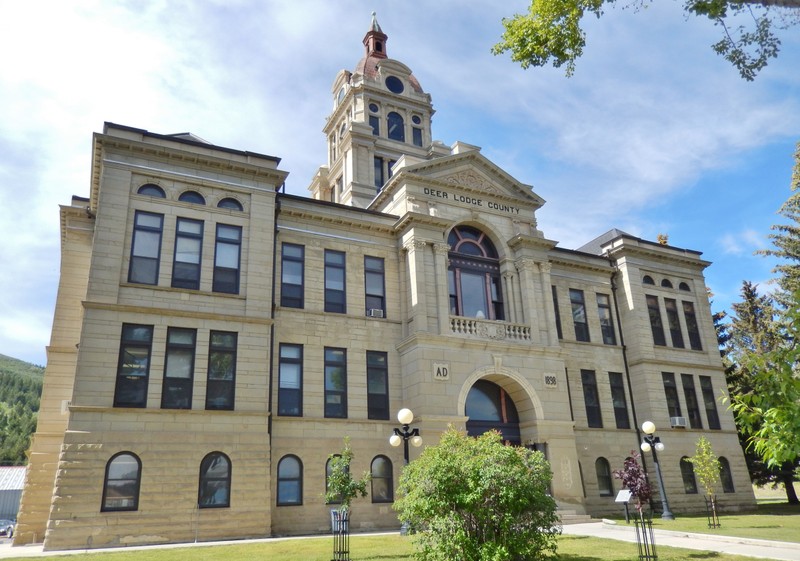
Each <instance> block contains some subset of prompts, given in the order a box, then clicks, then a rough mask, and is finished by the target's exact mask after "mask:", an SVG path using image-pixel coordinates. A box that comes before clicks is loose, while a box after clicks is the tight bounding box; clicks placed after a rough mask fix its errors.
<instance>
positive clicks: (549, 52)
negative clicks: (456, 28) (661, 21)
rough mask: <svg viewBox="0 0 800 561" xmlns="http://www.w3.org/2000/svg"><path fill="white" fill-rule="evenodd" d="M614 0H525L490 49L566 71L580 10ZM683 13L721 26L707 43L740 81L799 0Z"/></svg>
mask: <svg viewBox="0 0 800 561" xmlns="http://www.w3.org/2000/svg"><path fill="white" fill-rule="evenodd" d="M614 3H615V2H614V0H531V4H530V7H529V8H528V12H527V13H525V14H515V15H514V16H512V17H510V18H503V26H504V27H505V31H504V32H503V35H502V37H501V41H500V42H499V43H497V44H496V45H495V46H494V48H493V49H492V52H494V53H495V54H500V53H504V52H506V51H510V52H511V59H512V60H513V61H515V62H518V63H519V64H520V65H521V66H522V68H528V67H529V66H545V65H547V64H550V63H552V65H553V66H554V67H556V68H559V67H561V66H566V74H567V76H571V75H572V73H573V72H574V71H575V61H576V60H577V59H578V58H579V57H580V56H581V55H582V54H583V48H584V47H585V46H586V33H585V32H584V30H583V28H582V27H581V20H582V19H583V16H584V15H587V14H589V15H594V16H595V17H597V18H599V17H601V16H602V15H603V12H604V10H606V9H607V8H608V7H610V6H612V5H614ZM644 5H645V0H631V1H630V2H629V3H628V4H627V6H633V7H636V8H638V7H641V6H644ZM684 11H685V12H686V13H687V14H690V15H695V16H699V17H702V18H707V19H709V20H711V22H713V24H714V25H715V26H718V27H719V28H720V29H721V35H722V38H721V39H720V40H719V41H718V42H717V43H715V44H714V45H712V48H713V49H714V51H715V52H716V53H717V54H719V55H721V56H723V57H725V59H726V60H728V62H730V63H731V64H732V65H733V66H734V67H735V68H736V69H737V70H738V71H739V74H740V75H741V76H742V78H744V79H745V80H753V79H754V78H755V76H756V75H757V74H758V72H759V71H761V70H762V69H763V68H764V67H765V66H766V65H767V63H768V62H769V60H770V59H772V58H775V57H777V56H778V51H779V48H780V43H781V42H780V39H779V38H778V35H777V31H779V30H782V29H786V28H788V27H790V26H792V25H796V24H797V23H798V21H800V0H687V1H686V2H685V3H684Z"/></svg>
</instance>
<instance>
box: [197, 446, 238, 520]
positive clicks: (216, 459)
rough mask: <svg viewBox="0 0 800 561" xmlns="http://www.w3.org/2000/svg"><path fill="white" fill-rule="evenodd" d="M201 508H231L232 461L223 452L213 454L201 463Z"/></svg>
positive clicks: (199, 500)
mask: <svg viewBox="0 0 800 561" xmlns="http://www.w3.org/2000/svg"><path fill="white" fill-rule="evenodd" d="M199 487H200V488H199V489H198V492H197V504H198V505H199V506H200V508H219V507H227V506H231V461H230V459H229V458H228V456H226V455H225V454H223V453H222V452H211V453H210V454H208V455H207V456H206V457H205V458H203V461H202V462H200V485H199Z"/></svg>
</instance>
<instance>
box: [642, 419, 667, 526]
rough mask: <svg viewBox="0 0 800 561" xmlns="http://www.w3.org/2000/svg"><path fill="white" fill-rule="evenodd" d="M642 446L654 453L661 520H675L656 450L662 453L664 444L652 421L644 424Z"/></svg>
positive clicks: (643, 449) (645, 450)
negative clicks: (655, 433)
mask: <svg viewBox="0 0 800 561" xmlns="http://www.w3.org/2000/svg"><path fill="white" fill-rule="evenodd" d="M642 432H644V437H643V438H642V444H641V445H640V446H639V447H640V448H641V449H642V452H645V453H646V452H651V451H652V452H653V463H654V464H655V466H656V477H657V478H658V494H659V495H661V518H662V520H675V516H674V515H673V514H672V512H671V511H670V510H669V502H668V501H667V492H666V490H665V489H664V479H663V478H662V477H661V466H660V465H659V463H658V454H656V450H657V451H659V452H662V451H663V450H664V443H663V442H661V439H660V438H659V437H657V436H654V435H653V433H654V432H656V425H655V424H654V423H653V422H652V421H645V422H644V423H642Z"/></svg>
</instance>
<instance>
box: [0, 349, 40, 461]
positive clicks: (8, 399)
mask: <svg viewBox="0 0 800 561" xmlns="http://www.w3.org/2000/svg"><path fill="white" fill-rule="evenodd" d="M43 378H44V367H42V366H37V365H35V364H31V363H29V362H25V361H23V360H17V359H16V358H11V357H8V356H5V355H0V465H5V466H9V465H11V466H19V465H24V464H25V463H26V461H27V459H26V458H25V451H26V450H27V449H28V446H29V444H30V438H31V435H32V434H33V432H34V431H35V430H36V417H37V413H38V411H39V400H40V398H41V396H42V381H43Z"/></svg>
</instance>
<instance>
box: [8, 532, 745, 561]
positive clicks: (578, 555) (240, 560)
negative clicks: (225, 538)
mask: <svg viewBox="0 0 800 561" xmlns="http://www.w3.org/2000/svg"><path fill="white" fill-rule="evenodd" d="M656 545H657V549H658V551H657V552H658V559H659V561H695V560H699V559H713V560H714V561H747V560H748V559H751V558H748V557H740V556H737V555H725V554H720V553H713V552H703V551H695V550H688V549H677V548H670V547H661V546H658V544H657V543H656ZM331 552H332V541H331V538H330V537H329V536H325V537H319V538H311V539H291V540H274V541H264V542H258V543H253V542H250V543H242V544H237V545H222V546H205V547H184V548H180V547H178V548H169V549H162V548H153V549H144V550H136V551H119V552H98V553H92V554H91V555H90V556H89V557H90V559H91V561H219V560H221V559H233V560H236V561H264V560H266V559H268V560H269V561H328V560H330V559H331ZM350 552H351V555H350V558H351V560H352V561H413V556H412V552H413V546H412V544H411V538H409V537H402V536H399V535H397V534H392V535H372V536H353V537H352V538H351V539H350ZM637 555H638V554H637V549H636V544H633V543H627V542H620V541H615V540H603V539H598V538H588V537H582V536H561V537H560V538H559V540H558V558H557V559H558V560H559V561H631V560H635V559H636V558H637ZM80 557H81V558H86V556H84V555H81V556H80ZM18 559H20V561H21V558H18ZM58 559H59V560H65V561H68V560H69V559H75V557H74V556H58Z"/></svg>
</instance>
